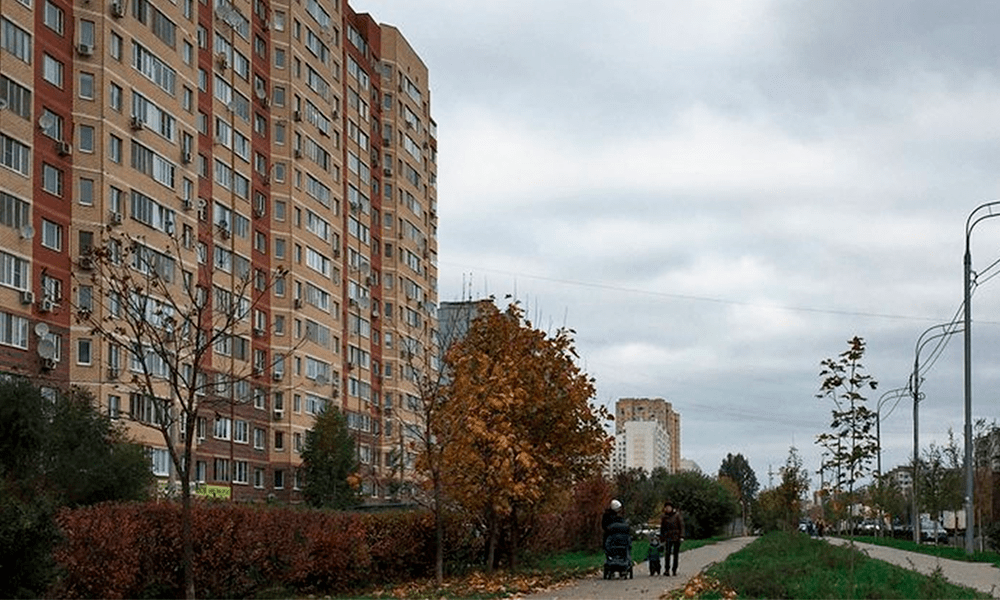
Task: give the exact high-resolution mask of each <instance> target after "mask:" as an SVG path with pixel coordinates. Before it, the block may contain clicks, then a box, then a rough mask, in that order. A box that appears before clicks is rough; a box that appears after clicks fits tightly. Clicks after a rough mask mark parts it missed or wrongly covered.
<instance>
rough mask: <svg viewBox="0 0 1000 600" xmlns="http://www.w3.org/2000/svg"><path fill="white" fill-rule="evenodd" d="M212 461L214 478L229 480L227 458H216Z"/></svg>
mask: <svg viewBox="0 0 1000 600" xmlns="http://www.w3.org/2000/svg"><path fill="white" fill-rule="evenodd" d="M214 463H215V464H214V465H213V466H214V467H215V480H216V481H229V460H227V459H225V458H216V459H215V461H214Z"/></svg>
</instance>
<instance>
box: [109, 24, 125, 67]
mask: <svg viewBox="0 0 1000 600" xmlns="http://www.w3.org/2000/svg"><path fill="white" fill-rule="evenodd" d="M123 45H124V43H123V40H122V36H120V35H118V34H117V33H115V32H113V31H112V32H111V43H110V44H108V51H109V52H110V53H111V58H113V59H115V60H117V61H118V62H121V60H122V46H123Z"/></svg>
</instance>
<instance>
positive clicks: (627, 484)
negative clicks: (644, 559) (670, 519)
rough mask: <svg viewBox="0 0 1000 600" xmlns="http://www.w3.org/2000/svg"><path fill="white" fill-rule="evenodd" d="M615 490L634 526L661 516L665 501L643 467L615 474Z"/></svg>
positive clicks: (616, 496) (627, 517) (627, 518)
mask: <svg viewBox="0 0 1000 600" xmlns="http://www.w3.org/2000/svg"><path fill="white" fill-rule="evenodd" d="M614 490H615V498H616V499H618V501H620V502H621V503H622V511H623V513H624V516H625V519H626V520H628V522H629V523H631V524H632V525H633V526H634V527H639V526H642V525H644V524H645V523H647V522H649V521H650V520H651V519H654V518H656V517H658V516H659V509H660V507H661V506H662V505H663V501H662V499H661V498H659V497H657V495H656V490H655V488H654V485H653V481H652V479H651V478H650V477H649V476H648V475H646V472H645V471H644V470H643V469H629V470H627V471H622V472H620V473H618V474H617V475H615V478H614Z"/></svg>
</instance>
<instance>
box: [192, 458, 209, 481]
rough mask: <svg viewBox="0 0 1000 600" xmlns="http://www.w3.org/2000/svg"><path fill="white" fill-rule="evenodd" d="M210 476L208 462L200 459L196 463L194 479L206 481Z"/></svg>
mask: <svg viewBox="0 0 1000 600" xmlns="http://www.w3.org/2000/svg"><path fill="white" fill-rule="evenodd" d="M207 477H208V463H207V462H205V461H203V460H199V461H197V462H195V463H194V480H195V481H197V482H198V483H204V482H205V480H206V478H207Z"/></svg>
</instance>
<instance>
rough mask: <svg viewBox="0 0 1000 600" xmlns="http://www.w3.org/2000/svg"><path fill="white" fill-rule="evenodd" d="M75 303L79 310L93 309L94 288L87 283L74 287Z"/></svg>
mask: <svg viewBox="0 0 1000 600" xmlns="http://www.w3.org/2000/svg"><path fill="white" fill-rule="evenodd" d="M76 303H77V306H79V307H80V310H88V311H89V310H93V309H94V288H93V286H89V285H81V286H79V287H78V288H77V289H76Z"/></svg>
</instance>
